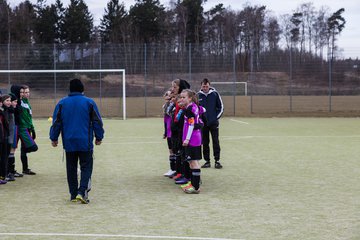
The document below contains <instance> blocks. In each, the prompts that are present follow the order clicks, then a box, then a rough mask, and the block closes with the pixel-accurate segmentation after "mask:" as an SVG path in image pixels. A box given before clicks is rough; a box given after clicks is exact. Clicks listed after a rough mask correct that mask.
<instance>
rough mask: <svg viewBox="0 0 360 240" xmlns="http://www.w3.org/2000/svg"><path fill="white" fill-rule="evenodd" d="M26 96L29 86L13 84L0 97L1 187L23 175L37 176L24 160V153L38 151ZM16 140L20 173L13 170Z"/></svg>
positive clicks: (26, 160) (28, 92) (27, 95)
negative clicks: (20, 163) (20, 166)
mask: <svg viewBox="0 0 360 240" xmlns="http://www.w3.org/2000/svg"><path fill="white" fill-rule="evenodd" d="M29 96H30V89H29V87H28V86H25V85H13V86H12V87H11V89H10V93H9V94H2V95H1V97H0V184H6V183H7V182H11V181H15V178H16V177H23V176H24V174H26V175H35V174H36V173H35V172H33V171H32V170H31V169H29V166H28V158H27V153H30V152H35V151H37V150H38V146H37V145H36V143H35V141H34V140H35V138H36V133H35V128H34V125H33V123H32V109H31V105H30V102H29ZM19 139H20V140H21V149H20V151H21V153H20V158H21V162H22V167H23V171H22V173H19V172H17V171H16V169H15V150H16V149H17V145H18V142H19Z"/></svg>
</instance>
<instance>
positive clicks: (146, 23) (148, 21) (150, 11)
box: [129, 0, 165, 43]
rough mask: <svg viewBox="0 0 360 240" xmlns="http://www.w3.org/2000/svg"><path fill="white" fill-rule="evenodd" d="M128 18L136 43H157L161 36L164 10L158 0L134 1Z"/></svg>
mask: <svg viewBox="0 0 360 240" xmlns="http://www.w3.org/2000/svg"><path fill="white" fill-rule="evenodd" d="M129 16H130V19H131V23H132V27H133V29H134V36H135V37H136V39H134V41H137V42H144V43H149V42H157V41H159V40H160V39H161V36H163V33H164V29H163V23H164V18H165V8H164V7H163V5H162V4H160V1H159V0H136V3H135V5H134V6H132V7H131V8H130V11H129Z"/></svg>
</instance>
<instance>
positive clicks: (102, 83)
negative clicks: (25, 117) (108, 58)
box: [0, 69, 126, 120]
mask: <svg viewBox="0 0 360 240" xmlns="http://www.w3.org/2000/svg"><path fill="white" fill-rule="evenodd" d="M73 78H79V79H80V80H81V81H83V83H84V85H85V91H84V93H85V95H86V96H87V97H91V98H93V99H94V100H95V101H96V103H97V105H98V108H99V110H100V112H101V113H102V115H103V116H109V117H122V119H124V120H125V119H126V79H125V69H72V70H40V69H39V70H0V88H1V89H5V88H6V89H8V90H9V89H10V86H11V85H29V87H30V102H31V105H32V107H33V109H34V116H35V117H49V116H51V114H52V111H53V109H54V106H55V104H56V103H57V102H58V100H59V99H61V98H63V97H65V96H67V95H68V93H69V81H70V80H71V79H73ZM3 93H4V92H3Z"/></svg>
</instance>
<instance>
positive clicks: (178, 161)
mask: <svg viewBox="0 0 360 240" xmlns="http://www.w3.org/2000/svg"><path fill="white" fill-rule="evenodd" d="M182 165H183V164H182V162H181V156H180V154H176V172H177V173H181V174H183V173H184V171H183V167H182Z"/></svg>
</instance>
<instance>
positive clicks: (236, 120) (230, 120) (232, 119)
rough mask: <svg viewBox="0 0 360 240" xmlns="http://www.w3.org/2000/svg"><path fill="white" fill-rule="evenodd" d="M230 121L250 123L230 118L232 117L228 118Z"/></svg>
mask: <svg viewBox="0 0 360 240" xmlns="http://www.w3.org/2000/svg"><path fill="white" fill-rule="evenodd" d="M230 121H232V122H236V123H241V124H250V123H248V122H243V121H240V120H236V119H232V118H230Z"/></svg>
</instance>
